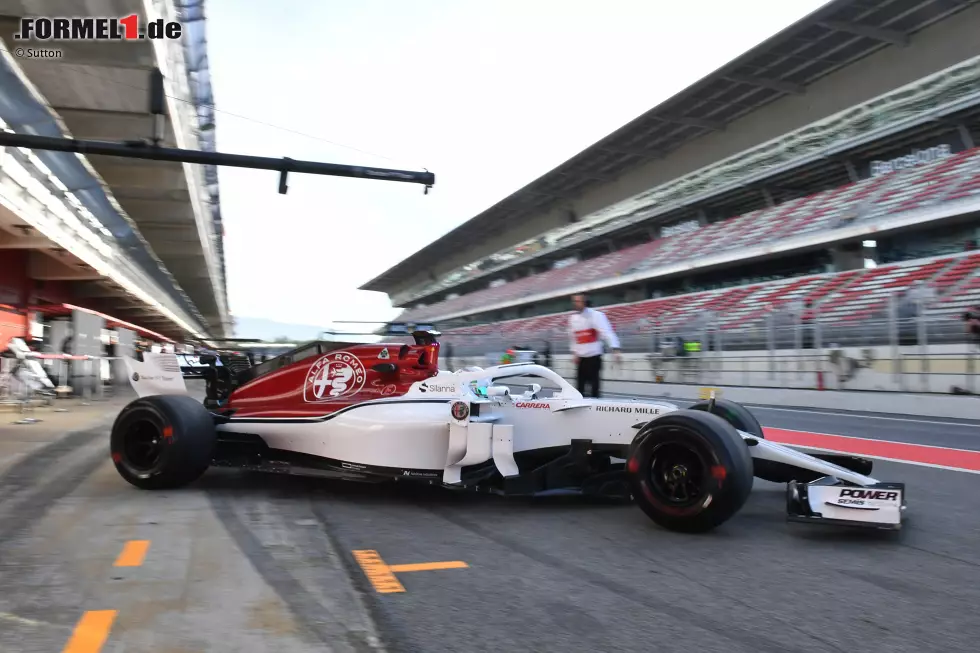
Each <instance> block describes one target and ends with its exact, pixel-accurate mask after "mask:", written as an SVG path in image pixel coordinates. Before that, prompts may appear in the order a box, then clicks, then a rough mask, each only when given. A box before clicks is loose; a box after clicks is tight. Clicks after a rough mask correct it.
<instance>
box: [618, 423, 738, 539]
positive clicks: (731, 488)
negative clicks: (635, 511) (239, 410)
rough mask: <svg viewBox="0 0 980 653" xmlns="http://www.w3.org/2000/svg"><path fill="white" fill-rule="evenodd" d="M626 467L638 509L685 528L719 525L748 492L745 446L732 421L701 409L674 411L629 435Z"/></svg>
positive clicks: (675, 527)
mask: <svg viewBox="0 0 980 653" xmlns="http://www.w3.org/2000/svg"><path fill="white" fill-rule="evenodd" d="M626 471H627V478H628V482H629V484H630V491H631V493H632V495H633V500H634V501H635V502H636V503H637V505H638V506H639V507H640V509H641V510H643V512H644V513H646V515H647V516H648V517H649V518H650V519H652V520H653V521H654V522H655V523H657V524H658V525H660V526H662V527H664V528H666V529H668V530H672V531H678V532H683V533H703V532H706V531H710V530H712V529H714V528H716V527H718V526H720V525H721V524H723V523H724V522H726V521H728V520H729V519H730V518H731V517H732V516H733V515H735V513H737V512H738V511H739V510H740V509H741V508H742V506H743V505H744V504H745V501H746V499H748V497H749V494H750V493H751V491H752V483H753V470H752V456H751V454H750V453H749V449H748V447H747V446H746V444H745V442H744V441H743V440H742V437H741V436H740V435H739V434H738V432H737V431H736V430H735V428H734V427H732V425H731V424H729V423H728V422H726V421H725V420H724V419H722V418H721V417H718V416H717V415H713V414H711V413H707V412H704V411H692V410H678V411H675V412H671V413H667V414H666V415H663V416H661V417H658V418H656V419H654V420H651V421H650V422H649V423H647V424H646V425H645V426H644V427H643V428H642V429H641V430H640V432H639V433H637V434H636V437H635V438H634V440H633V446H632V448H631V452H630V457H629V459H628V460H627V463H626ZM679 479H680V480H679ZM679 484H680V486H683V488H686V489H684V490H683V491H679V490H678V487H679Z"/></svg>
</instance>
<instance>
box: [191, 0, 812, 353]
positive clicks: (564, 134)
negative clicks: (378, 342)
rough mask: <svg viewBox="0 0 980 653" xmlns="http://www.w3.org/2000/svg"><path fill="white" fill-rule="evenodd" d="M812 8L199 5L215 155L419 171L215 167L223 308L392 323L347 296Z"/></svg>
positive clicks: (469, 1) (388, 0)
mask: <svg viewBox="0 0 980 653" xmlns="http://www.w3.org/2000/svg"><path fill="white" fill-rule="evenodd" d="M823 4H825V1H824V0H792V1H791V2H787V1H786V0H740V1H739V2H731V1H730V0H690V1H689V2H668V1H666V0H604V1H603V2H601V3H599V2H585V1H584V0H564V1H559V0H523V1H520V0H414V1H413V2H401V1H396V0H358V1H356V2H354V1H351V0H284V1H283V2H282V3H281V4H279V5H278V6H277V5H276V3H270V2H268V1H267V0H265V1H263V2H259V1H258V0H209V1H208V3H207V5H206V10H207V15H208V24H207V25H208V26H207V38H208V56H209V61H210V69H211V75H212V84H213V90H214V97H215V106H216V110H217V117H216V122H217V127H216V129H217V132H216V140H217V145H218V149H219V150H220V151H223V152H234V153H241V154H252V155H258V156H275V157H282V156H288V157H291V158H294V159H307V160H314V161H325V162H332V163H347V164H354V165H369V166H377V167H386V168H398V169H408V170H423V169H427V170H429V171H431V172H433V173H435V175H436V184H435V186H434V187H433V188H432V190H431V191H430V192H429V194H428V195H424V194H423V187H422V186H419V185H416V184H403V183H394V182H382V181H373V180H360V179H345V178H339V177H322V176H314V175H295V174H294V175H290V178H289V192H288V194H286V195H280V194H278V192H277V187H278V173H275V172H268V171H256V170H246V169H236V168H220V169H219V187H220V193H221V208H222V215H223V220H224V224H225V253H226V265H227V273H228V280H227V281H228V293H229V304H230V308H231V311H232V313H233V314H234V315H236V316H249V317H256V318H265V319H272V320H276V321H280V322H288V323H299V324H313V325H328V324H329V323H331V322H335V321H342V320H350V321H365V322H366V321H385V320H389V319H391V318H393V317H394V316H395V315H397V313H398V310H397V309H394V310H393V309H392V307H391V303H390V301H389V299H388V297H387V295H385V294H383V293H376V292H366V291H359V290H357V288H358V286H360V285H362V284H364V283H365V282H367V281H369V280H370V279H371V278H373V277H375V276H376V275H378V274H380V273H382V272H384V271H385V270H387V269H388V268H390V267H392V266H393V265H395V264H396V263H398V262H399V261H401V260H403V259H404V258H406V257H408V256H409V255H411V254H412V253H414V252H415V251H417V250H419V249H421V248H422V247H424V246H425V245H426V244H428V243H430V242H431V241H433V240H435V239H436V238H438V237H439V236H441V235H443V234H445V233H446V232H448V231H450V230H451V229H453V228H454V227H456V226H458V225H459V224H462V223H463V222H465V221H466V220H468V219H470V218H472V217H473V216H475V215H477V214H478V213H480V212H481V211H483V210H485V209H486V208H488V207H490V206H492V205H493V204H495V203H496V202H498V201H500V200H501V199H503V198H505V197H506V196H508V195H510V194H511V193H512V192H514V191H516V190H517V189H519V188H520V187H522V186H524V185H525V184H527V183H529V182H530V181H532V180H533V179H535V178H537V177H538V176H540V175H542V174H544V173H546V172H548V171H549V170H551V169H552V168H554V167H555V166H557V165H559V164H560V163H561V162H563V161H564V160H566V159H568V158H570V157H572V156H573V155H575V154H577V153H578V152H579V151H581V150H582V149H584V148H586V147H588V146H589V145H590V144H592V143H594V142H595V141H597V140H599V139H601V138H602V137H604V136H605V135H607V134H609V133H610V132H612V131H614V130H615V129H617V128H619V127H620V126H622V125H623V124H625V123H626V122H629V121H630V120H632V119H633V118H635V117H637V116H639V115H640V114H642V113H644V112H646V111H647V110H649V109H650V108H652V107H654V106H655V105H657V104H659V103H660V102H662V101H664V100H666V99H667V98H669V97H670V96H672V95H674V94H676V93H677V92H679V91H681V90H682V89H684V88H685V87H687V86H689V85H690V84H692V83H694V82H695V81H696V80H698V79H699V78H701V77H703V76H705V75H706V74H708V73H710V72H711V71H712V70H715V69H717V68H719V67H720V66H722V65H723V64H724V63H726V62H727V61H729V60H731V59H733V58H735V57H737V56H738V55H740V54H742V53H743V52H745V51H746V50H749V49H751V48H752V47H753V46H755V45H756V44H758V43H760V42H761V41H763V40H765V39H766V38H768V37H769V36H771V35H773V34H775V33H776V32H778V31H780V30H781V29H783V28H784V27H786V26H788V25H789V24H791V23H793V22H794V21H796V20H798V19H800V18H802V17H803V16H805V15H806V14H808V13H810V12H811V11H813V10H815V9H816V8H818V7H819V6H821V5H823ZM287 7H288V10H287ZM239 335H247V334H239Z"/></svg>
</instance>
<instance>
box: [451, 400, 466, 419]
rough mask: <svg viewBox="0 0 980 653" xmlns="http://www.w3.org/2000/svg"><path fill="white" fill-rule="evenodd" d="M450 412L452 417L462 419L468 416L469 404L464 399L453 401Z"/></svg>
mask: <svg viewBox="0 0 980 653" xmlns="http://www.w3.org/2000/svg"><path fill="white" fill-rule="evenodd" d="M452 414H453V418H454V419H458V420H459V421H463V420H464V419H466V418H467V417H469V416H470V405H469V404H468V403H466V402H465V401H454V402H453V407H452Z"/></svg>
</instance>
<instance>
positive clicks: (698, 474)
mask: <svg viewBox="0 0 980 653" xmlns="http://www.w3.org/2000/svg"><path fill="white" fill-rule="evenodd" d="M651 453H652V456H651V462H650V474H649V476H650V487H651V489H652V490H653V492H654V493H655V494H657V495H658V496H659V498H660V499H661V500H662V501H664V502H665V503H667V504H670V505H672V506H674V507H677V508H683V507H687V506H692V505H695V504H697V503H699V502H701V501H703V500H704V498H705V496H706V495H707V482H708V480H709V479H710V478H711V466H710V464H709V463H708V458H707V457H706V456H705V452H704V451H702V448H701V447H699V446H697V445H696V444H693V443H691V442H689V441H688V440H686V439H681V438H670V439H665V440H663V441H662V442H659V443H658V444H657V445H656V446H655V447H654V448H653V451H652V452H651Z"/></svg>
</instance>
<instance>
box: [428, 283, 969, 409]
mask: <svg viewBox="0 0 980 653" xmlns="http://www.w3.org/2000/svg"><path fill="white" fill-rule="evenodd" d="M959 310H960V309H959V308H952V309H950V308H949V307H948V306H947V307H945V308H943V309H942V312H939V311H937V310H936V307H935V306H934V305H933V304H932V303H931V302H930V301H929V300H928V299H923V300H911V301H910V300H909V299H908V298H903V297H901V296H899V295H897V294H896V295H892V296H891V297H889V298H888V300H887V301H886V302H885V304H884V305H883V306H881V307H880V308H878V309H877V310H875V311H866V312H865V314H863V315H860V316H859V317H856V318H855V319H850V320H849V319H846V317H848V316H843V318H844V319H842V316H841V315H840V314H839V313H833V311H832V310H830V309H828V310H826V312H825V313H823V314H822V310H821V307H820V306H819V305H818V306H815V307H803V306H801V305H799V304H795V305H790V306H783V307H780V308H774V309H773V310H770V311H769V312H768V313H767V314H766V315H765V316H764V317H762V318H761V319H757V320H755V321H754V322H752V323H751V324H747V325H741V324H737V317H735V318H733V317H732V312H729V313H728V314H725V313H711V312H701V313H697V314H695V315H692V316H689V317H688V318H686V319H685V320H683V321H678V320H674V321H673V322H671V321H669V320H664V321H657V320H655V319H651V320H641V321H638V322H636V323H633V324H627V325H617V335H618V337H619V339H620V343H621V346H622V351H623V356H622V361H621V362H619V363H618V364H616V363H615V362H614V359H612V358H611V357H609V356H607V357H606V364H605V365H604V368H603V378H605V379H607V380H613V381H639V382H650V383H682V384H699V385H705V384H709V385H711V384H713V385H730V386H752V387H780V388H805V389H818V390H834V389H850V390H882V391H903V392H932V393H978V392H980V379H978V378H977V373H978V372H980V347H978V343H980V338H978V337H977V336H975V335H971V334H970V333H969V332H968V330H967V328H966V322H965V321H964V320H963V319H962V315H961V313H960V312H959ZM733 312H734V311H733ZM562 322H564V319H563V320H562ZM467 331H470V333H458V332H456V330H454V329H447V330H446V333H444V334H443V336H442V338H441V341H442V343H443V351H442V354H441V356H442V359H443V361H444V363H443V367H448V368H451V369H452V368H458V367H462V366H465V365H481V366H482V365H492V364H498V363H500V362H501V361H502V360H503V357H504V355H505V353H506V352H507V350H526V351H528V352H534V353H528V354H523V357H525V358H526V357H536V359H537V360H538V362H541V363H542V364H546V365H549V366H550V367H552V368H553V369H555V370H556V371H558V372H559V373H561V374H563V375H565V376H568V377H573V376H574V374H575V372H574V369H572V367H573V366H572V360H571V355H570V343H569V337H568V334H567V332H566V331H565V330H564V329H561V328H552V329H550V330H542V331H535V332H521V331H519V330H517V329H514V328H512V327H509V326H508V323H501V324H495V325H486V326H481V327H470V328H468V329H467ZM685 343H688V344H690V343H698V346H697V347H695V348H694V349H695V350H694V351H688V350H687V348H685ZM698 349H699V351H698Z"/></svg>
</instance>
